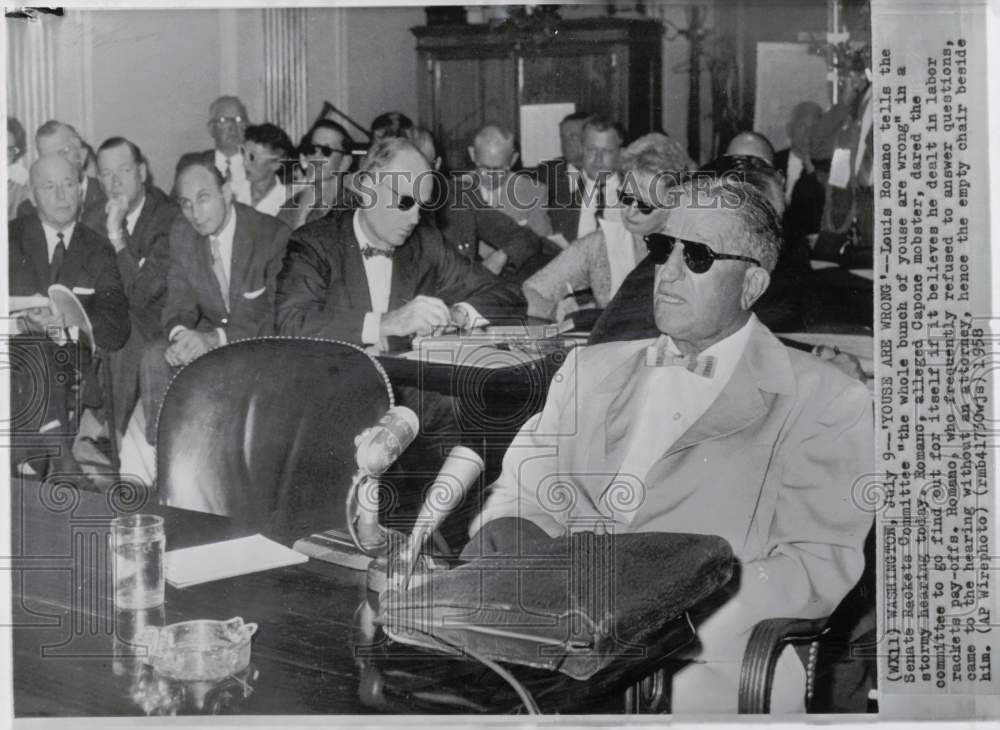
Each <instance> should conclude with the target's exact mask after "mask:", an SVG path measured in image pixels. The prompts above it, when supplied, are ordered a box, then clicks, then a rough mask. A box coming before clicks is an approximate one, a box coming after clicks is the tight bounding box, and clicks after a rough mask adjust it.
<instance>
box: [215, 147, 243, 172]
mask: <svg viewBox="0 0 1000 730" xmlns="http://www.w3.org/2000/svg"><path fill="white" fill-rule="evenodd" d="M230 164H233V165H236V166H238V167H243V155H241V154H240V153H239V152H236V153H235V154H233V155H232V156H230V157H226V154H225V153H224V152H223V151H222V150H216V151H215V166H216V167H217V168H219V172H221V173H222V174H223V175H225V174H226V171H227V169H228V167H229V165H230Z"/></svg>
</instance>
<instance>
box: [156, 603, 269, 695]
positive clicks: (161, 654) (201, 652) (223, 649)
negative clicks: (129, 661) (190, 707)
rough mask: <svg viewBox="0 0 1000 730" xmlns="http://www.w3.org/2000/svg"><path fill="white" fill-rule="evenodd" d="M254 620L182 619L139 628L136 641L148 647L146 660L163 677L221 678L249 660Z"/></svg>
mask: <svg viewBox="0 0 1000 730" xmlns="http://www.w3.org/2000/svg"><path fill="white" fill-rule="evenodd" d="M256 631H257V624H253V623H250V624H245V623H243V619H242V618H240V617H239V616H237V617H236V618H231V619H229V620H228V621H209V620H204V621H183V622H181V623H177V624H170V625H169V626H164V627H162V628H157V627H155V626H150V627H148V628H146V629H145V630H143V632H142V634H141V635H140V639H139V641H138V642H137V643H142V644H145V645H146V647H147V648H148V650H149V655H148V659H147V663H149V664H152V665H153V669H155V670H156V671H157V672H159V673H160V674H161V675H163V676H164V677H169V678H171V679H178V680H183V681H187V682H205V681H216V680H220V679H224V678H226V677H228V676H230V675H233V674H236V673H237V672H241V671H243V670H244V669H246V668H247V665H249V664H250V639H251V638H252V637H253V635H254V632H256Z"/></svg>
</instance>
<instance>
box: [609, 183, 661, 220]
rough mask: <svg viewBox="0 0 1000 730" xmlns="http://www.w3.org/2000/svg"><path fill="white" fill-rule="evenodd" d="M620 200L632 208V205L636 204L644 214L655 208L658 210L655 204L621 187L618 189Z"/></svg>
mask: <svg viewBox="0 0 1000 730" xmlns="http://www.w3.org/2000/svg"><path fill="white" fill-rule="evenodd" d="M618 202H620V203H621V204H622V205H624V206H625V207H626V208H631V207H632V206H635V207H636V208H637V209H638V210H639V212H640V213H642V214H643V215H649V214H650V213H652V212H653V211H654V210H656V206H655V205H652V204H651V203H647V202H646V201H644V200H639V199H638V198H637V197H635V196H634V195H629V194H628V193H626V192H625V191H624V190H622V189H621V188H619V189H618Z"/></svg>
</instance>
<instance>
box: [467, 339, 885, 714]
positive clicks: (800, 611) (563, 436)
mask: <svg viewBox="0 0 1000 730" xmlns="http://www.w3.org/2000/svg"><path fill="white" fill-rule="evenodd" d="M650 342H652V340H638V341H632V342H611V343H606V344H602V345H594V346H591V347H588V348H586V349H584V350H582V351H577V352H575V353H574V356H572V357H570V358H568V359H567V361H566V363H564V365H563V367H562V368H561V370H560V372H559V374H557V375H556V376H555V379H554V380H553V384H552V387H551V389H550V391H549V394H548V398H547V400H546V403H545V408H544V410H543V411H542V413H541V414H538V415H537V416H535V417H533V418H532V419H530V420H529V421H528V422H527V423H526V424H525V426H524V427H523V428H522V430H521V432H520V433H519V434H518V436H517V437H516V438H515V439H514V441H513V443H512V444H511V446H510V448H509V449H508V451H507V454H506V456H505V457H504V465H503V472H502V474H501V476H500V478H499V479H498V480H497V482H496V483H495V484H494V485H493V486H492V492H491V494H490V496H489V498H488V500H487V503H486V505H485V507H484V510H483V512H482V514H481V515H480V516H479V518H477V520H476V522H474V523H473V525H472V528H471V530H472V533H473V534H474V533H475V531H476V530H477V529H478V527H479V525H480V524H482V523H485V522H488V521H490V520H494V519H497V518H499V517H505V516H515V517H522V518H526V519H528V520H531V521H532V522H534V523H536V524H538V525H539V526H540V527H541V528H542V529H544V530H545V531H546V532H547V533H548V534H549V535H551V536H556V535H559V534H562V533H563V532H564V531H566V530H576V529H592V526H593V524H594V522H595V521H603V522H605V523H606V524H612V523H613V525H614V527H613V529H615V530H619V531H631V532H661V531H662V532H686V533H698V534H714V535H721V536H722V537H724V538H725V539H726V540H728V541H729V543H730V545H732V548H733V552H734V553H735V555H736V556H737V558H738V559H739V561H740V563H741V571H740V573H741V577H740V580H739V585H738V588H736V589H735V592H734V594H733V595H732V596H731V598H730V599H729V600H728V602H727V603H725V605H723V607H722V608H721V609H719V610H718V611H716V612H715V613H714V614H712V615H711V616H710V617H709V618H708V619H707V620H705V621H704V622H703V623H702V624H701V625H700V626H699V631H698V633H699V638H700V640H701V644H702V652H701V655H700V657H699V658H701V659H704V660H706V661H719V662H723V663H725V662H728V663H729V664H728V665H727V666H728V671H729V673H730V675H732V676H729V677H728V679H729V680H730V681H731V682H732V684H731V689H732V690H733V692H735V688H736V686H737V678H738V666H739V665H738V660H739V658H740V657H741V656H742V654H743V650H744V648H745V646H746V641H747V639H748V638H749V632H750V630H751V629H752V627H753V625H754V624H755V623H757V622H758V621H760V620H762V619H766V618H776V617H785V616H788V617H802V618H818V617H821V616H825V615H828V614H829V613H830V612H832V611H833V609H834V608H835V607H836V606H837V604H838V603H839V602H840V600H841V599H842V598H843V597H844V596H845V595H846V594H847V592H848V591H849V590H850V589H851V588H852V587H853V586H854V584H855V583H856V582H857V580H858V578H859V577H860V575H861V571H862V568H863V567H864V556H863V552H862V550H863V544H864V540H865V536H866V535H867V533H868V530H869V528H870V525H871V523H872V519H873V515H872V513H871V512H870V511H867V510H866V509H865V507H864V504H863V500H861V499H860V493H859V492H860V490H861V488H862V485H864V484H865V482H866V478H867V477H868V475H870V474H871V473H872V471H873V470H874V453H873V444H874V434H873V428H874V415H873V411H872V402H871V397H870V395H869V392H868V390H867V389H866V388H865V386H864V385H862V384H861V383H858V382H856V381H853V380H851V379H850V378H848V377H847V376H846V375H844V374H843V373H841V372H840V371H839V370H837V369H836V368H835V367H832V366H830V365H829V364H827V363H825V362H822V361H820V360H819V359H818V358H816V357H814V356H812V355H808V354H805V353H801V352H798V351H795V350H790V349H787V348H785V346H784V345H782V344H781V343H780V342H779V341H778V339H777V338H775V337H774V335H772V334H771V332H770V331H769V330H768V329H767V328H766V327H765V326H764V325H762V324H760V323H759V322H755V323H754V324H753V329H752V331H751V334H750V338H749V341H748V343H747V347H746V349H745V351H744V353H743V356H742V357H741V359H740V361H739V362H738V364H737V366H736V369H735V371H734V373H733V375H732V377H731V378H730V380H729V382H728V383H727V384H726V385H725V387H724V388H723V390H722V392H721V393H720V395H719V397H718V398H717V399H716V400H715V401H714V402H713V403H712V404H711V405H710V406H709V408H708V410H707V411H706V412H705V414H704V415H703V416H702V417H701V418H700V419H699V420H698V421H697V422H696V423H695V424H694V425H693V426H692V427H691V428H690V429H689V430H688V431H687V432H686V433H684V434H682V435H681V437H680V438H679V439H678V440H677V441H676V442H675V443H674V444H673V445H670V446H668V447H666V448H665V449H664V453H663V454H662V455H660V457H659V459H658V460H656V461H654V463H653V465H652V466H651V467H650V469H649V471H648V473H646V474H638V475H627V474H619V467H620V466H621V464H622V460H623V459H624V457H625V451H626V447H627V443H628V439H627V438H626V436H627V432H628V427H629V424H630V422H631V420H632V418H633V414H635V413H636V412H637V410H638V408H639V405H640V404H639V403H638V401H639V399H640V398H641V397H642V394H641V393H637V392H636V391H637V390H638V389H637V388H636V382H637V381H638V378H637V377H636V376H637V374H638V372H639V369H640V368H642V367H645V348H646V346H647V345H649V344H650ZM662 398H663V403H664V407H665V408H666V407H669V400H670V394H669V393H663V394H662ZM664 568H665V569H668V566H664ZM675 688H676V685H675ZM716 690H718V691H721V692H725V691H728V690H727V689H725V688H723V687H721V686H720V687H716ZM732 705H733V706H734V707H735V696H733V697H732Z"/></svg>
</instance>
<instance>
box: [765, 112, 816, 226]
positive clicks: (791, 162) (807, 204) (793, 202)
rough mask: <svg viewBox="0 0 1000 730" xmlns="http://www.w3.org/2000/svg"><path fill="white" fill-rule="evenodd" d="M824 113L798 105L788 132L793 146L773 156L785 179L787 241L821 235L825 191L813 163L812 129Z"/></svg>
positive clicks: (790, 117) (790, 120) (790, 118)
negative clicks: (815, 234) (812, 234)
mask: <svg viewBox="0 0 1000 730" xmlns="http://www.w3.org/2000/svg"><path fill="white" fill-rule="evenodd" d="M822 116H823V109H822V108H821V107H820V105H819V104H817V103H816V102H813V101H803V102H802V103H800V104H796V105H795V107H794V108H793V109H792V113H791V115H790V116H789V118H788V125H787V126H786V127H785V130H786V131H787V132H788V140H789V142H790V143H791V145H790V146H789V147H787V148H785V149H783V150H778V151H777V152H775V153H774V166H775V167H776V168H777V169H778V170H779V171H780V172H781V174H782V175H784V176H785V202H786V203H787V207H786V208H785V216H784V220H783V223H784V228H785V237H786V239H788V240H798V239H799V238H801V237H803V236H807V235H809V234H810V233H818V232H819V227H820V223H821V222H822V219H823V204H824V202H825V197H826V188H825V187H824V186H823V182H822V181H821V179H820V177H819V175H818V174H817V169H816V165H815V164H814V163H813V159H812V155H811V153H810V150H811V148H812V137H813V129H815V127H816V124H817V123H818V122H819V120H820V118H821V117H822Z"/></svg>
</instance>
